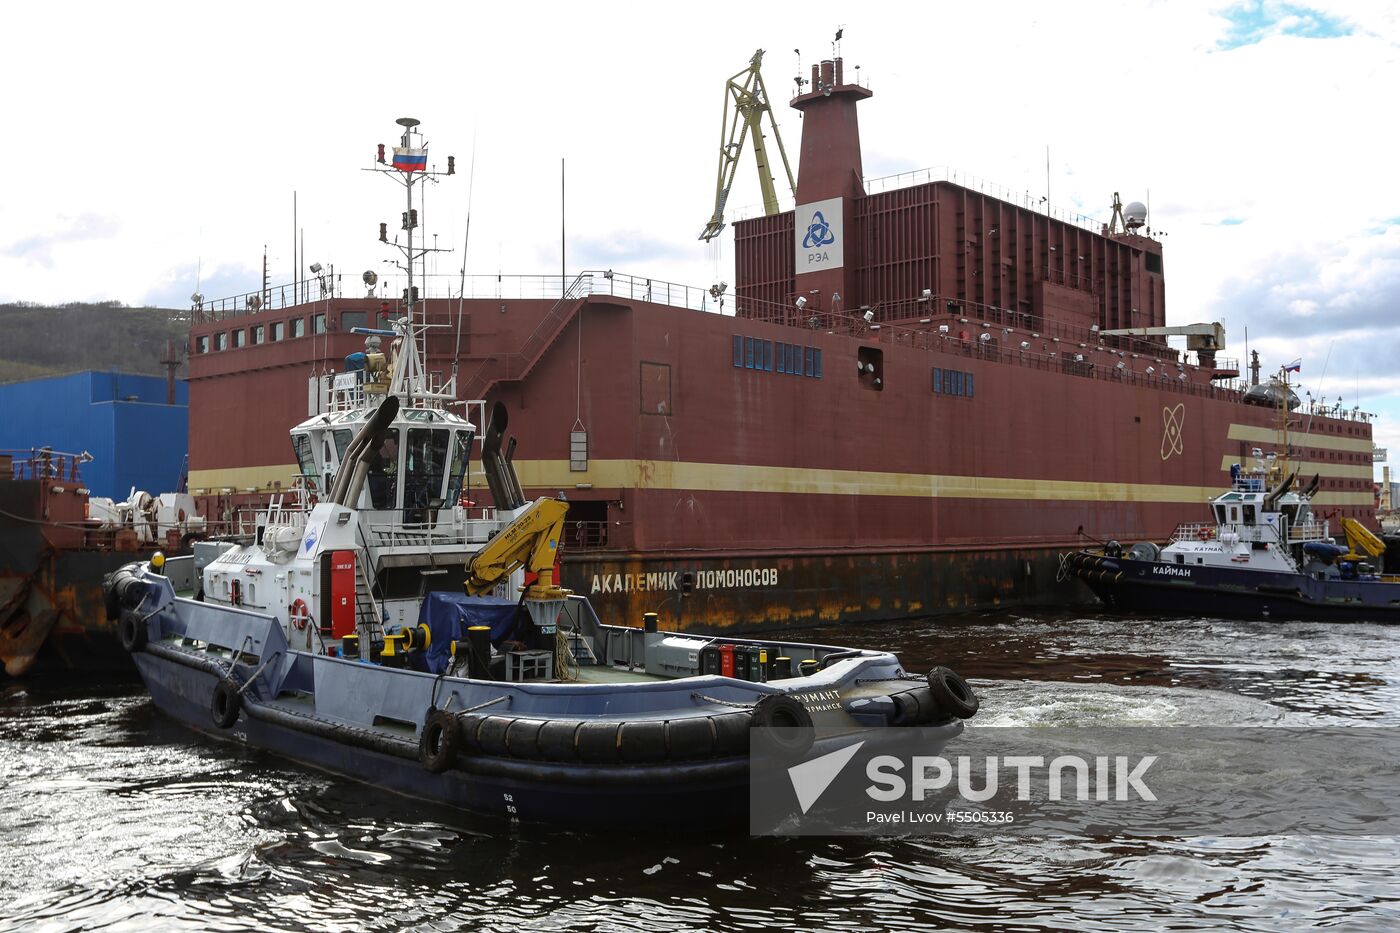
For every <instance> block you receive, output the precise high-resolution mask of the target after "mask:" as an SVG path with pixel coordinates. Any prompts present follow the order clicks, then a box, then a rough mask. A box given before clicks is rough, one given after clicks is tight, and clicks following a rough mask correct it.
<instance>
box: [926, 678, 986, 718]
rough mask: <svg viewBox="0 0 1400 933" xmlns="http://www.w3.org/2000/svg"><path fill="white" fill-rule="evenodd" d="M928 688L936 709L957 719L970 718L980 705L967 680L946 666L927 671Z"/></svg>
mask: <svg viewBox="0 0 1400 933" xmlns="http://www.w3.org/2000/svg"><path fill="white" fill-rule="evenodd" d="M928 689H929V693H930V694H932V695H933V702H934V704H935V705H936V706H937V707H938V709H939V710H940V711H941V712H943V713H945V714H947V715H949V716H955V717H957V718H958V719H971V718H972V717H973V716H975V715H976V714H977V710H978V708H979V707H980V706H981V705H982V703H981V701H980V700H979V699H978V698H977V692H976V691H975V690H973V689H972V687H971V686H969V685H968V683H967V681H965V680H963V679H962V678H961V677H959V676H958V675H957V674H956V673H955V672H954V671H951V670H949V669H948V668H946V667H935V668H934V669H933V670H931V671H929V672H928Z"/></svg>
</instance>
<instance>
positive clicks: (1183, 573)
mask: <svg viewBox="0 0 1400 933" xmlns="http://www.w3.org/2000/svg"><path fill="white" fill-rule="evenodd" d="M1152 572H1153V573H1156V574H1161V575H1162V576H1166V577H1189V576H1191V568H1189V567H1153V568H1152Z"/></svg>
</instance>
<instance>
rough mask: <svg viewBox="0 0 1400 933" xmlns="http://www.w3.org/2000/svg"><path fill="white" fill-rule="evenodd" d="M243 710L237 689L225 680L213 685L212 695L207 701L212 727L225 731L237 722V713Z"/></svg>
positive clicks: (241, 698) (241, 699)
mask: <svg viewBox="0 0 1400 933" xmlns="http://www.w3.org/2000/svg"><path fill="white" fill-rule="evenodd" d="M242 708H243V697H242V696H240V695H239V693H238V688H237V687H235V686H234V685H233V684H231V683H229V682H228V681H226V680H221V681H219V682H218V683H216V684H215V685H214V695H213V696H212V697H211V698H210V700H209V715H210V717H211V718H212V719H213V720H214V725H216V726H218V727H219V728H220V729H227V728H228V727H229V726H231V725H233V724H234V723H235V722H237V721H238V713H239V711H240V710H241V709H242Z"/></svg>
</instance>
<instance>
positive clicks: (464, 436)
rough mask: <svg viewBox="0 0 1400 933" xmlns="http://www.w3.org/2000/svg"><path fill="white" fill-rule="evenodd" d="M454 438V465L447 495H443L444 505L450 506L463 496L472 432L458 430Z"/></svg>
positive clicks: (449, 472)
mask: <svg viewBox="0 0 1400 933" xmlns="http://www.w3.org/2000/svg"><path fill="white" fill-rule="evenodd" d="M452 438H453V439H452V465H451V467H450V468H449V469H448V474H447V476H448V482H447V495H445V496H443V497H442V498H443V505H444V506H447V507H449V508H450V507H452V506H454V505H456V504H457V500H458V499H460V498H461V497H462V488H463V480H464V479H466V475H467V464H468V463H469V462H470V457H471V449H472V433H471V432H470V431H457V432H454V434H453V436H452Z"/></svg>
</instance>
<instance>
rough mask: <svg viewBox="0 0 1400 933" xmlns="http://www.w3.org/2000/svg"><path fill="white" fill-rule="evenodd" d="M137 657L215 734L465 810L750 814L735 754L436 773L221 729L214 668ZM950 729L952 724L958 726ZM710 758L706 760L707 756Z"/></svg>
mask: <svg viewBox="0 0 1400 933" xmlns="http://www.w3.org/2000/svg"><path fill="white" fill-rule="evenodd" d="M135 661H136V666H137V668H138V670H139V671H140V672H141V676H142V678H143V679H144V680H145V682H146V686H147V689H148V690H149V691H150V694H151V698H152V700H153V701H154V703H155V706H156V708H157V709H158V710H160V711H161V712H162V713H164V714H165V715H167V716H170V717H171V718H173V719H175V720H177V721H179V722H181V723H182V724H184V725H186V726H188V727H190V728H192V729H194V730H196V731H198V732H201V733H204V734H206V735H209V736H211V737H213V738H216V739H219V740H221V741H233V742H238V743H240V744H245V745H248V746H250V747H253V748H259V749H263V750H265V751H269V752H271V753H273V754H275V755H278V756H279V757H283V758H286V759H289V760H291V761H294V762H297V763H299V764H303V765H310V766H312V767H315V768H319V769H322V770H325V771H329V772H331V773H333V774H337V775H340V776H343V777H346V778H349V779H351V780H355V781H359V782H363V783H365V784H368V785H372V789H373V790H387V791H392V792H394V793H397V794H402V795H406V796H409V797H416V798H420V799H423V800H429V801H433V802H435V803H441V804H447V805H449V806H452V807H455V808H458V809H461V810H467V811H470V812H472V813H476V814H480V815H484V816H492V817H500V818H504V819H507V820H519V821H522V822H531V823H556V824H560V825H580V824H585V825H586V824H592V825H607V826H615V827H633V828H643V827H647V826H656V825H660V824H664V825H665V826H666V827H668V828H682V829H691V830H696V829H710V828H715V829H724V828H735V827H737V826H739V825H741V824H743V823H744V822H745V821H746V820H747V818H748V813H747V802H748V782H747V773H748V760H747V758H746V757H745V758H736V759H732V760H730V761H728V762H725V763H724V764H725V765H726V767H724V768H710V769H709V770H710V771H711V772H712V773H713V776H712V777H710V778H707V779H703V780H699V781H695V780H692V781H688V782H686V781H682V782H677V781H675V780H674V775H673V780H672V781H665V780H658V781H657V782H656V783H655V784H654V785H652V786H647V783H627V784H612V785H610V784H593V783H580V782H579V776H578V775H571V774H569V773H568V772H569V770H570V769H569V768H568V766H566V765H559V764H550V763H547V762H539V763H538V767H537V769H536V773H537V778H536V779H535V780H526V779H521V778H513V777H507V776H499V775H496V776H493V775H486V774H479V773H471V772H468V771H460V770H455V769H454V770H449V771H447V772H444V773H442V774H433V773H431V772H429V771H427V770H425V769H424V768H423V766H422V765H421V764H420V763H419V762H418V760H417V759H416V758H414V759H408V758H403V757H398V756H395V755H390V754H387V753H385V752H380V751H375V750H373V749H367V748H360V747H355V746H352V745H349V744H346V743H342V742H337V741H334V740H331V739H327V738H322V737H320V736H315V735H309V734H308V733H306V732H303V731H300V730H296V729H292V728H289V727H287V726H283V725H279V724H276V723H270V722H264V721H260V720H258V719H256V718H254V717H252V716H250V715H249V713H248V711H247V710H246V709H245V710H244V711H243V712H241V713H240V714H239V716H238V719H237V721H236V722H235V723H234V724H233V725H232V726H231V727H230V728H229V729H227V730H220V729H217V728H216V727H214V726H213V724H212V722H211V719H210V709H209V706H210V697H211V696H212V694H213V692H214V688H215V686H216V685H217V684H218V682H219V681H218V678H217V677H216V676H214V675H213V674H210V673H206V672H204V671H198V670H193V669H191V668H188V667H185V666H183V665H179V664H174V663H172V662H169V661H166V660H163V659H161V658H158V657H156V656H154V655H151V654H149V653H144V652H143V653H138V654H136V655H135ZM955 731H956V730H955ZM706 764H711V763H706Z"/></svg>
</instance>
